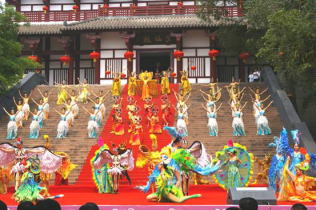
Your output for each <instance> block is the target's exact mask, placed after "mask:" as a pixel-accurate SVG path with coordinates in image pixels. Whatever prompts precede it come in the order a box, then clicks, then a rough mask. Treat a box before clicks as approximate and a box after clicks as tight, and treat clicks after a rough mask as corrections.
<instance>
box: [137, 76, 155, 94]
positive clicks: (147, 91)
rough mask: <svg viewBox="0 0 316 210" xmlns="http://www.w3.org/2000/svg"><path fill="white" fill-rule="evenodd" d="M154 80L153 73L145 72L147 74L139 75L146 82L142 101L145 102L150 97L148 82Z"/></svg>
mask: <svg viewBox="0 0 316 210" xmlns="http://www.w3.org/2000/svg"><path fill="white" fill-rule="evenodd" d="M152 78H153V73H152V72H147V71H145V72H143V73H141V74H139V79H141V80H142V81H143V82H144V84H143V88H142V99H143V100H145V99H146V98H149V97H150V92H149V86H148V82H149V81H150V80H152Z"/></svg>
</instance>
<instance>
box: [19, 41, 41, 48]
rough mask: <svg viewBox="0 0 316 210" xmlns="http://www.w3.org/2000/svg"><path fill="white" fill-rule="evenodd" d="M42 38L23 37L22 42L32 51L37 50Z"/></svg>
mask: <svg viewBox="0 0 316 210" xmlns="http://www.w3.org/2000/svg"><path fill="white" fill-rule="evenodd" d="M40 41H41V39H40V38H22V39H21V42H22V43H23V44H24V45H27V46H28V47H29V48H30V49H31V50H32V51H35V50H37V48H38V44H39V43H40Z"/></svg>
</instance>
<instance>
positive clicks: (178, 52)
mask: <svg viewBox="0 0 316 210" xmlns="http://www.w3.org/2000/svg"><path fill="white" fill-rule="evenodd" d="M183 56H184V53H183V51H181V50H176V51H174V52H173V57H175V58H176V59H177V61H180V59H181V58H182V57H183Z"/></svg>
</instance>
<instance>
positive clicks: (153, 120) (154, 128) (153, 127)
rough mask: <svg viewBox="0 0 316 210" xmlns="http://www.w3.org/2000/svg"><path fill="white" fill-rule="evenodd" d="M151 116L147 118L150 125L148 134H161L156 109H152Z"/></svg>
mask: <svg viewBox="0 0 316 210" xmlns="http://www.w3.org/2000/svg"><path fill="white" fill-rule="evenodd" d="M152 113H153V114H152V116H150V117H148V121H149V124H150V128H149V133H154V134H160V133H162V129H161V125H160V123H159V117H158V108H156V107H153V108H152Z"/></svg>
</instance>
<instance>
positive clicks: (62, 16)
mask: <svg viewBox="0 0 316 210" xmlns="http://www.w3.org/2000/svg"><path fill="white" fill-rule="evenodd" d="M199 9H200V7H199V6H195V5H183V6H177V5H175V6H173V5H150V6H137V7H133V6H131V7H109V8H103V7H101V8H99V9H97V10H80V11H76V12H75V11H72V10H69V11H48V12H46V13H45V12H44V11H24V12H23V11H22V12H21V13H22V14H23V15H25V17H26V18H27V20H28V21H29V22H49V21H82V20H87V19H90V18H96V17H102V16H150V15H179V14H195V13H197V12H198V11H199ZM216 9H217V10H221V11H222V12H223V11H224V12H223V13H225V16H227V17H240V16H243V13H242V9H241V8H239V7H237V6H225V7H218V8H216Z"/></svg>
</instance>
